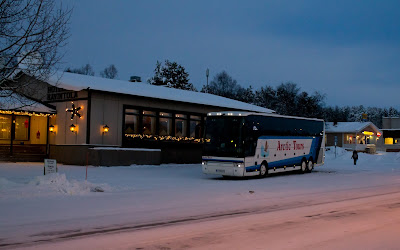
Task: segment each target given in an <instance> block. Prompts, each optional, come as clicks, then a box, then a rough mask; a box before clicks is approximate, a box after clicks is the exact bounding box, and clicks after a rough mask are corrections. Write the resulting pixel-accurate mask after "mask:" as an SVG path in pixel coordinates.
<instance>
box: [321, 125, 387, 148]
mask: <svg viewBox="0 0 400 250" xmlns="http://www.w3.org/2000/svg"><path fill="white" fill-rule="evenodd" d="M325 133H326V146H335V142H336V146H338V147H343V148H346V149H351V150H357V151H371V152H375V150H376V144H377V142H378V141H379V138H380V136H381V135H382V131H381V130H380V129H379V128H378V127H377V126H375V124H373V123H372V122H326V123H325Z"/></svg>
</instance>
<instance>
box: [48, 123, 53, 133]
mask: <svg viewBox="0 0 400 250" xmlns="http://www.w3.org/2000/svg"><path fill="white" fill-rule="evenodd" d="M49 131H50V132H51V133H54V126H53V125H50V126H49Z"/></svg>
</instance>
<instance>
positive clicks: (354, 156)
mask: <svg viewBox="0 0 400 250" xmlns="http://www.w3.org/2000/svg"><path fill="white" fill-rule="evenodd" d="M351 159H353V160H354V165H356V164H357V160H358V153H357V150H354V151H353V155H352V156H351Z"/></svg>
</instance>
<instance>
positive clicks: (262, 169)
mask: <svg viewBox="0 0 400 250" xmlns="http://www.w3.org/2000/svg"><path fill="white" fill-rule="evenodd" d="M267 175H268V162H267V161H263V162H261V165H260V177H265V176H267Z"/></svg>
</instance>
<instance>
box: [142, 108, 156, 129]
mask: <svg viewBox="0 0 400 250" xmlns="http://www.w3.org/2000/svg"><path fill="white" fill-rule="evenodd" d="M142 122H143V123H142V125H143V134H145V135H155V134H156V112H154V111H143V120H142Z"/></svg>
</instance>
